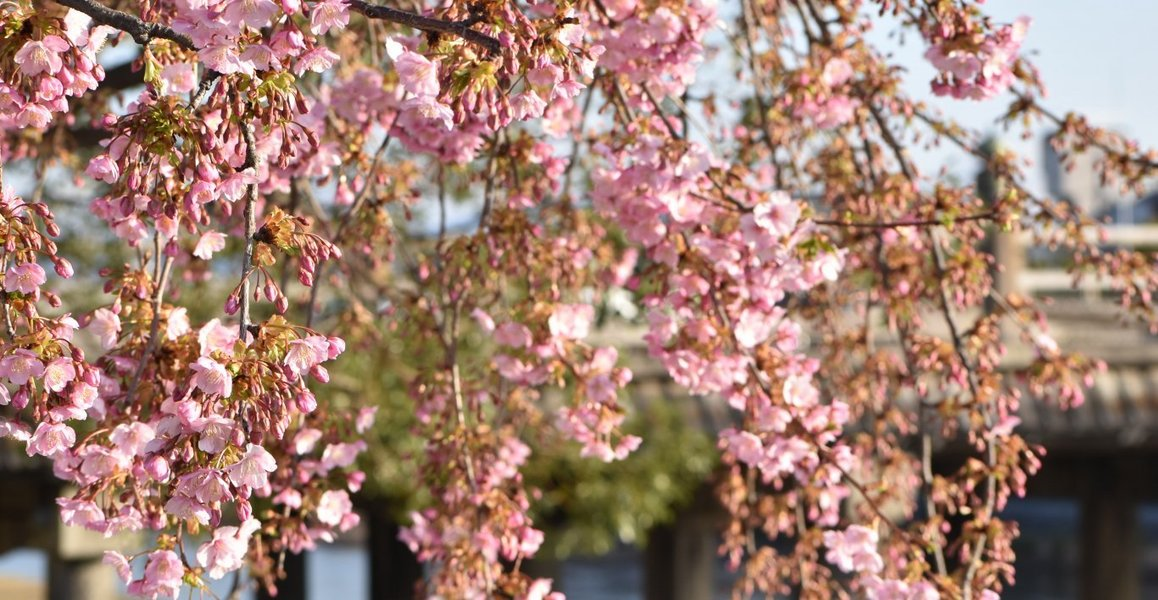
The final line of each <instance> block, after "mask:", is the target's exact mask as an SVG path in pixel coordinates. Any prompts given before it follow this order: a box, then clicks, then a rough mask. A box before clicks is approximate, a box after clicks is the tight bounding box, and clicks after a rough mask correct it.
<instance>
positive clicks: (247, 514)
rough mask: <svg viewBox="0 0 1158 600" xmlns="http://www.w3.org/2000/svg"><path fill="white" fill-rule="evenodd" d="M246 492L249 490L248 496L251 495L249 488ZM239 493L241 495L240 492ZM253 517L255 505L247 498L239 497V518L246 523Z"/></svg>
mask: <svg viewBox="0 0 1158 600" xmlns="http://www.w3.org/2000/svg"><path fill="white" fill-rule="evenodd" d="M238 491H239V492H240V490H238ZM246 492H247V493H246V497H248V496H249V494H248V490H246ZM238 495H239V496H240V493H239V494H238ZM251 518H253V506H252V505H251V504H250V503H249V500H246V499H245V498H238V499H237V519H238V520H239V521H241V522H243V523H244V522H245V521H248V520H250V519H251Z"/></svg>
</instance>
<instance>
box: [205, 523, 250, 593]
mask: <svg viewBox="0 0 1158 600" xmlns="http://www.w3.org/2000/svg"><path fill="white" fill-rule="evenodd" d="M258 529H261V522H260V521H258V520H257V519H247V520H246V521H245V522H243V523H242V524H241V526H240V527H218V528H217V530H216V531H214V532H213V539H212V540H210V541H208V542H205V543H204V544H201V546H200V547H199V548H197V562H198V564H200V565H201V566H202V567H205V568H206V569H208V573H209V576H210V577H212V578H214V579H220V578H222V577H224V576H225V574H226V573H229V572H232V571H236V570H238V569H240V568H241V567H243V566H245V554H246V553H247V552H248V551H249V538H250V537H252V536H253V534H254V532H256V531H257V530H258Z"/></svg>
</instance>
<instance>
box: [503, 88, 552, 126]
mask: <svg viewBox="0 0 1158 600" xmlns="http://www.w3.org/2000/svg"><path fill="white" fill-rule="evenodd" d="M546 110H547V103H546V101H544V100H543V99H542V98H540V97H539V95H538V94H536V93H535V92H531V91H526V92H523V93H521V94H519V95H517V96H515V97H514V98H511V114H512V116H514V118H516V119H518V120H520V121H526V120H527V119H537V118H539V117H541V116H543V112H544V111H546Z"/></svg>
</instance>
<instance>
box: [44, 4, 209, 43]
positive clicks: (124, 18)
mask: <svg viewBox="0 0 1158 600" xmlns="http://www.w3.org/2000/svg"><path fill="white" fill-rule="evenodd" d="M56 1H57V3H59V4H60V5H61V6H67V7H68V8H71V9H73V10H78V11H80V12H82V13H84V14H86V15H88V16H90V17H92V20H93V21H96V22H97V23H100V24H101V25H108V26H109V27H114V28H116V29H120V30H121V31H123V32H125V33H127V34H129V35H131V36H132V37H133V40H134V41H135V42H137V43H138V44H140V45H142V46H144V45H146V44H148V43H149V42H150V41H152V40H156V39H161V40H169V41H171V42H174V43H176V44H177V45H178V46H180V47H182V48H184V49H186V50H197V46H195V45H193V40H192V39H191V38H190V37H189V36H187V35H185V34H183V33H177V31H176V30H174V29H173V28H172V27H169V26H168V25H161V24H160V23H150V22H149V21H144V20H141V18H140V17H136V16H133V15H130V14H129V13H127V12H123V11H119V10H114V9H112V8H109V7H107V6H105V5H103V4H99V3H97V2H93V1H92V0H56Z"/></svg>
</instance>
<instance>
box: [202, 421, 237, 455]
mask: <svg viewBox="0 0 1158 600" xmlns="http://www.w3.org/2000/svg"><path fill="white" fill-rule="evenodd" d="M235 426H236V424H235V423H234V422H233V420H232V419H227V418H225V417H223V416H221V415H211V416H209V417H205V418H204V419H197V420H196V421H195V422H194V424H193V429H194V430H195V431H197V432H198V433H200V434H201V439H199V440H198V441H197V448H198V449H199V450H201V451H202V452H208V453H210V454H219V453H220V452H221V451H222V450H225V448H226V446H228V445H229V442H230V440H232V439H233V432H234V429H235Z"/></svg>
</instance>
